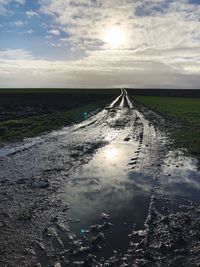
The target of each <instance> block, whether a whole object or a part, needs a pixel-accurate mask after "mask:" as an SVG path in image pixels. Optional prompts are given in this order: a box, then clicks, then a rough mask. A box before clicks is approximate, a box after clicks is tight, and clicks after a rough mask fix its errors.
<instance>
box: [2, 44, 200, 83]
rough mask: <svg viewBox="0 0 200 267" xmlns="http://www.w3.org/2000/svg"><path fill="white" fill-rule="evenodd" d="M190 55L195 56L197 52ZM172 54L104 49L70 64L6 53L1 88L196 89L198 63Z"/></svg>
mask: <svg viewBox="0 0 200 267" xmlns="http://www.w3.org/2000/svg"><path fill="white" fill-rule="evenodd" d="M183 50H184V49H183ZM181 53H182V52H181V50H180V51H177V54H178V55H181ZM192 54H193V57H198V55H199V50H196V51H193V53H192ZM175 55H176V52H175V51H173V52H172V51H170V50H165V51H162V53H161V55H160V56H158V55H157V54H156V51H154V50H152V51H150V50H149V51H148V53H147V52H146V54H145V55H144V54H142V53H141V52H138V53H134V52H132V53H130V52H129V51H123V52H122V51H121V50H119V51H113V52H111V51H110V50H107V51H93V52H90V53H89V54H88V55H87V56H86V57H84V58H82V59H78V60H73V61H72V60H67V61H49V60H41V59H37V58H34V57H33V56H32V54H31V53H30V52H28V51H24V50H15V51H11V50H7V51H2V52H1V53H0V58H1V60H0V79H1V86H2V87H3V86H7V87H12V86H14V87H20V86H25V87H26V86H29V87H42V86H44V87H79V88H80V87H83V88H84V87H85V88H88V87H91V88H95V87H122V86H125V87H131V88H133V87H136V88H142V87H147V88H152V87H154V88H198V86H199V82H200V78H199V75H198V70H199V68H200V62H199V63H198V64H197V63H196V65H194V64H193V62H192V61H191V63H190V64H188V61H187V60H185V61H179V60H178V58H177V57H176V56H175ZM185 55H186V54H185ZM169 58H170V59H171V62H170V63H169V62H168V61H167V60H166V59H169ZM178 64H179V66H178V67H177V65H178ZM14 81H15V83H14Z"/></svg>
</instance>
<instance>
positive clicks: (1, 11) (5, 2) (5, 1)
mask: <svg viewBox="0 0 200 267" xmlns="http://www.w3.org/2000/svg"><path fill="white" fill-rule="evenodd" d="M12 2H15V3H18V4H21V5H24V4H25V3H26V0H0V16H5V15H6V14H7V13H8V12H9V7H8V6H9V4H10V3H12Z"/></svg>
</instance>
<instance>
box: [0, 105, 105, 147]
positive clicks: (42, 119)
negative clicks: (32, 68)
mask: <svg viewBox="0 0 200 267" xmlns="http://www.w3.org/2000/svg"><path fill="white" fill-rule="evenodd" d="M102 106H105V100H104V101H97V102H92V103H90V104H85V105H82V106H81V107H77V108H74V109H70V110H67V111H58V112H55V113H51V114H44V115H40V116H31V117H25V118H18V119H12V120H6V121H2V122H0V143H3V142H12V141H19V140H22V139H23V138H25V137H34V136H37V135H39V134H41V133H44V132H47V131H50V130H55V129H59V128H61V127H62V126H66V125H69V124H71V123H73V122H76V121H80V120H84V119H86V118H87V116H88V114H89V113H90V112H92V111H95V110H96V109H98V108H101V107H102Z"/></svg>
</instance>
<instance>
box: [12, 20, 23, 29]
mask: <svg viewBox="0 0 200 267" xmlns="http://www.w3.org/2000/svg"><path fill="white" fill-rule="evenodd" d="M13 24H14V25H15V26H16V27H22V26H23V25H24V23H23V22H22V21H21V20H17V21H15V22H14V23H13Z"/></svg>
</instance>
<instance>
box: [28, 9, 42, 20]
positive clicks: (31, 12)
mask: <svg viewBox="0 0 200 267" xmlns="http://www.w3.org/2000/svg"><path fill="white" fill-rule="evenodd" d="M26 15H27V17H28V18H29V19H31V18H32V17H34V16H36V17H37V16H39V14H38V13H37V12H35V11H33V10H29V11H27V12H26Z"/></svg>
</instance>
